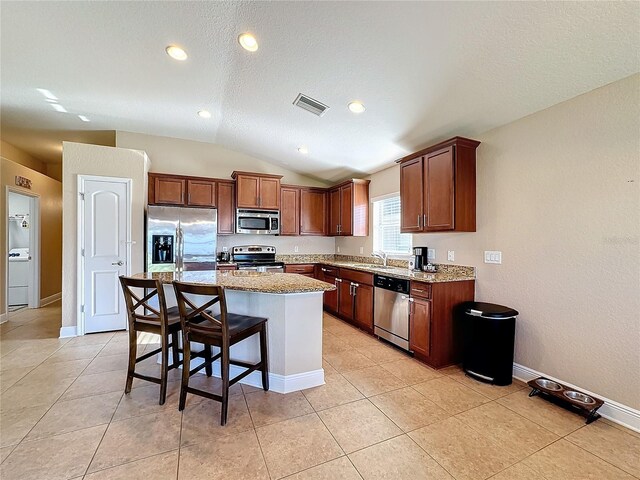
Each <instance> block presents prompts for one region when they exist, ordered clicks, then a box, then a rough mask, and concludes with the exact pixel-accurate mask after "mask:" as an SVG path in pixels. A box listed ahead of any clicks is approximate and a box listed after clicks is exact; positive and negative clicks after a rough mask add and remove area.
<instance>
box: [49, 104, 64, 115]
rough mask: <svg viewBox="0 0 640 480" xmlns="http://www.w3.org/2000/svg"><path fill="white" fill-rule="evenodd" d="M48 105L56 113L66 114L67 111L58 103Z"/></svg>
mask: <svg viewBox="0 0 640 480" xmlns="http://www.w3.org/2000/svg"><path fill="white" fill-rule="evenodd" d="M49 105H51V106H52V107H53V109H54V110H56V111H58V112H62V113H67V109H66V108H64V107H63V106H62V105H60V104H59V103H50V104H49Z"/></svg>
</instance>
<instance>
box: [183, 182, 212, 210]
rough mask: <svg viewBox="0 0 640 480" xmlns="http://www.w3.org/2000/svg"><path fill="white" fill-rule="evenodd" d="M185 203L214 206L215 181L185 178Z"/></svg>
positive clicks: (196, 205) (194, 205) (193, 205)
mask: <svg viewBox="0 0 640 480" xmlns="http://www.w3.org/2000/svg"><path fill="white" fill-rule="evenodd" d="M187 205H189V206H190V207H215V206H216V183H215V182H211V181H207V180H187Z"/></svg>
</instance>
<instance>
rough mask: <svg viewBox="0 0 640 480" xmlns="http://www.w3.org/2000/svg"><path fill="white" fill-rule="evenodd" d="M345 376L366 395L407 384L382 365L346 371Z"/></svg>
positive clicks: (377, 393)
mask: <svg viewBox="0 0 640 480" xmlns="http://www.w3.org/2000/svg"><path fill="white" fill-rule="evenodd" d="M344 377H345V378H346V379H347V380H349V382H350V383H351V384H352V385H353V386H354V387H356V388H357V389H358V390H360V392H361V393H362V394H363V395H364V396H365V397H370V396H372V395H379V394H381V393H385V392H389V391H391V390H396V389H398V388H402V387H404V386H406V383H405V382H404V381H402V380H400V379H399V378H398V377H396V376H394V375H392V374H391V373H389V372H388V371H387V370H385V369H384V368H382V367H381V366H378V365H376V366H373V367H368V368H363V369H361V370H353V371H349V372H345V373H344Z"/></svg>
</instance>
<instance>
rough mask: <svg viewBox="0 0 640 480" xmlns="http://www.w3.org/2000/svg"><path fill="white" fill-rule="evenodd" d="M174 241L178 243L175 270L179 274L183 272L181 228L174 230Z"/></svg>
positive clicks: (182, 237)
mask: <svg viewBox="0 0 640 480" xmlns="http://www.w3.org/2000/svg"><path fill="white" fill-rule="evenodd" d="M176 240H177V241H178V248H177V251H176V270H178V271H179V272H181V271H182V270H184V235H183V232H182V227H178V228H177V229H176Z"/></svg>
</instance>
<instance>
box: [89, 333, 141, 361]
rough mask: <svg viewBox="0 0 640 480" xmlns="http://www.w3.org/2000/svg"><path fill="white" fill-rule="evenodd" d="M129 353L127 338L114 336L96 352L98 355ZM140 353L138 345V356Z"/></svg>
mask: <svg viewBox="0 0 640 480" xmlns="http://www.w3.org/2000/svg"><path fill="white" fill-rule="evenodd" d="M128 353H129V340H128V339H125V340H116V337H114V338H113V339H112V340H111V341H110V342H109V343H107V344H106V345H105V346H104V347H103V348H102V349H101V350H100V352H99V353H98V356H100V357H107V356H110V355H122V354H128ZM140 355H142V348H140V347H138V356H140Z"/></svg>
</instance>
